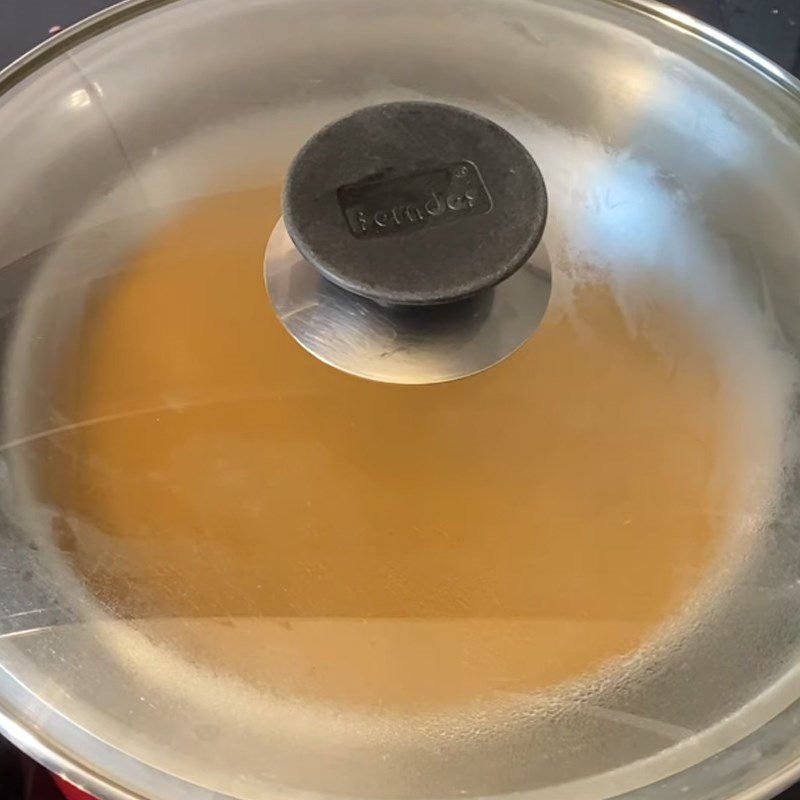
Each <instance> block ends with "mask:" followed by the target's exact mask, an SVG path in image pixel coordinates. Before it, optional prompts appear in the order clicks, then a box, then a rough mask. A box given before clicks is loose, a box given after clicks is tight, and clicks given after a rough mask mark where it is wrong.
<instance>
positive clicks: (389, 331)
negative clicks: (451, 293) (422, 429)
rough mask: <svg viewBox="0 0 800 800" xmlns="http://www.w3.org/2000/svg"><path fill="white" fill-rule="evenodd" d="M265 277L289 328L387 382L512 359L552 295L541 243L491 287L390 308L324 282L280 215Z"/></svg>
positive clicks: (316, 348)
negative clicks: (458, 298) (453, 300)
mask: <svg viewBox="0 0 800 800" xmlns="http://www.w3.org/2000/svg"><path fill="white" fill-rule="evenodd" d="M264 279H265V281H266V284H267V290H268V291H269V296H270V299H271V300H272V304H273V306H274V308H275V313H276V314H277V315H278V317H279V319H280V321H281V322H282V323H283V325H284V327H285V328H286V329H287V330H288V331H289V333H291V335H292V336H293V337H294V338H295V340H296V341H297V342H298V343H299V344H300V345H301V346H302V347H303V348H305V349H306V350H307V351H308V352H309V353H311V354H312V355H314V356H316V357H317V358H319V359H320V360H321V361H324V362H325V363H326V364H329V365H331V366H333V367H336V368H337V369H340V370H342V371H343V372H347V373H349V374H350V375H357V376H358V377H361V378H367V379H369V380H374V381H381V382H384V383H400V384H426V383H442V382H444V381H451V380H456V379H457V378H466V377H468V376H469V375H474V374H476V373H478V372H482V371H483V370H485V369H488V368H489V367H491V366H493V365H494V364H497V363H499V362H500V361H502V360H503V359H505V358H508V356H510V355H511V354H512V353H513V352H514V351H515V350H517V349H518V348H519V347H521V346H522V345H523V344H524V343H525V342H526V341H527V339H528V337H529V336H531V334H532V333H533V332H534V331H535V330H536V328H537V327H538V326H539V323H540V322H541V320H542V317H544V314H545V311H546V310H547V304H548V302H549V300H550V290H551V276H550V271H549V268H548V264H547V257H546V254H545V252H544V248H540V250H539V252H538V253H536V254H534V256H533V259H532V260H531V261H530V262H528V264H526V265H524V266H523V267H522V268H521V269H519V270H518V271H517V272H516V273H515V274H514V275H512V276H511V277H510V278H508V279H507V280H505V281H503V282H502V283H501V284H499V285H498V286H496V287H495V288H494V289H489V290H485V291H484V292H481V293H480V294H479V295H477V296H476V297H474V298H471V299H470V300H465V301H462V302H460V303H458V304H454V305H452V306H451V305H447V306H433V307H431V308H420V309H410V308H409V309H391V308H387V307H382V306H380V305H378V304H377V303H373V302H370V301H369V300H366V299H364V298H360V297H357V296H356V295H353V294H351V293H350V292H347V291H346V290H344V289H340V288H339V287H337V286H335V285H334V284H332V283H330V281H327V280H325V278H323V277H322V276H321V275H320V274H319V272H318V270H317V269H315V268H314V267H313V266H311V264H309V263H308V262H307V261H306V260H305V259H304V258H303V257H302V256H301V255H300V253H299V252H298V251H297V249H296V248H295V246H294V244H293V243H292V240H291V239H290V237H289V234H288V233H287V231H286V226H285V225H284V224H283V220H281V221H280V222H279V223H278V225H277V227H276V228H275V230H274V231H273V233H272V236H270V240H269V244H268V245H267V251H266V255H265V258H264Z"/></svg>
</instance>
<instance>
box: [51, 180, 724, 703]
mask: <svg viewBox="0 0 800 800" xmlns="http://www.w3.org/2000/svg"><path fill="white" fill-rule="evenodd" d="M278 214H279V206H278V189H277V188H270V189H267V190H263V191H253V192H247V193H241V194H234V195H226V196H219V197H214V198H210V199H204V200H200V201H196V202H194V203H192V204H190V205H188V206H186V207H185V208H184V209H183V210H182V211H181V212H180V213H179V214H177V215H176V216H175V218H174V219H173V220H172V221H171V222H170V223H169V224H167V225H166V226H165V227H164V228H163V229H161V230H160V231H159V232H158V233H157V234H156V235H154V236H153V237H152V239H151V240H150V241H149V242H148V243H147V244H146V246H144V247H143V248H141V250H140V251H139V252H138V253H137V254H136V255H135V257H134V258H133V259H132V261H131V263H130V264H128V265H127V266H126V267H125V269H124V270H122V271H121V272H119V273H117V274H116V275H115V276H114V277H113V279H111V280H109V281H107V284H106V285H105V286H104V287H103V288H102V290H101V291H98V292H97V293H96V295H95V296H94V297H93V298H92V300H91V302H90V305H89V307H88V309H87V312H86V315H85V318H84V322H83V325H82V328H81V330H80V331H79V332H78V335H77V338H76V341H75V342H74V346H73V347H71V348H70V349H69V355H68V356H67V357H66V358H65V361H64V363H63V377H62V380H61V384H62V392H61V395H60V397H59V405H60V409H61V412H62V413H63V415H64V417H65V418H66V419H67V420H70V421H73V422H78V423H79V425H78V427H76V428H75V429H74V430H72V431H69V432H65V433H63V434H58V435H56V436H53V437H51V438H50V439H49V440H48V441H47V443H46V448H47V462H46V463H47V464H48V467H47V471H46V474H45V476H44V482H43V484H42V486H41V490H42V491H43V493H44V494H45V495H46V496H47V499H48V501H49V502H50V503H51V504H52V505H53V506H54V507H56V508H57V509H59V514H58V516H57V518H56V521H55V524H54V536H55V539H56V543H57V544H58V545H59V547H60V548H61V549H62V550H63V551H64V552H65V554H66V557H68V558H69V559H70V560H71V562H72V564H73V565H74V569H75V570H76V571H77V573H78V574H79V575H80V576H81V577H82V580H83V581H84V583H85V584H86V585H87V586H88V587H89V589H90V590H91V592H92V593H94V595H95V596H96V597H97V598H98V599H99V600H100V601H101V602H102V603H103V604H104V605H105V607H106V608H109V609H111V610H113V612H114V613H116V614H118V615H120V616H123V617H130V618H138V619H140V620H141V619H143V618H152V619H159V620H162V623H159V624H163V625H166V626H167V628H169V630H171V633H170V637H171V646H172V647H174V648H175V649H177V650H181V651H185V652H186V653H187V655H188V656H190V657H191V658H192V659H193V660H194V661H201V662H204V663H207V664H208V665H209V666H211V667H212V668H213V669H215V670H216V671H217V672H222V673H226V672H227V673H232V674H236V675H238V676H240V677H243V678H245V679H246V680H248V681H250V682H252V683H253V684H255V685H256V686H258V687H264V688H268V689H274V690H276V691H279V692H281V693H283V694H288V695H291V696H294V697H298V698H310V699H313V700H317V701H323V702H326V703H334V704H339V705H345V706H349V707H375V706H381V707H383V708H394V709H398V710H402V711H419V710H428V709H434V708H441V707H452V706H458V705H459V704H463V703H465V702H469V701H471V700H474V699H476V698H491V697H493V696H496V695H497V694H498V693H501V694H502V693H506V692H510V693H515V692H529V691H539V690H543V689H547V688H549V687H552V686H554V685H556V684H559V683H561V682H563V681H565V680H569V679H572V678H576V677H579V676H581V675H585V674H587V673H590V672H592V671H593V670H596V669H597V668H599V667H600V666H602V665H603V664H605V663H607V662H609V661H610V660H612V659H614V658H615V657H618V656H621V655H625V654H628V653H631V652H632V651H634V650H635V649H636V648H638V647H640V646H642V644H643V643H644V642H646V641H647V640H648V638H649V637H651V636H652V635H653V633H654V631H655V630H656V629H657V628H658V626H660V625H662V624H663V623H664V622H665V621H667V620H668V619H670V618H671V617H672V616H674V615H675V614H676V613H677V612H678V611H679V610H680V608H681V606H682V604H683V603H684V602H685V600H686V598H687V596H688V595H689V594H690V593H691V592H692V591H693V590H694V589H695V588H696V587H697V586H698V584H699V582H700V581H701V580H702V579H703V577H704V576H705V575H706V574H707V573H708V570H709V568H710V565H711V563H712V561H713V559H714V557H715V555H716V554H717V553H718V552H719V544H720V542H721V541H722V539H724V537H725V535H726V531H725V525H724V519H725V514H724V513H720V512H721V511H722V510H724V509H725V508H726V504H729V503H730V495H731V494H732V492H733V491H734V489H733V487H734V486H735V484H736V480H737V472H738V470H737V466H736V464H735V463H734V462H733V460H732V459H731V457H730V450H729V448H728V446H727V444H726V443H725V442H724V441H722V440H721V438H720V433H719V431H718V426H717V425H716V424H715V419H716V418H717V417H718V416H719V414H720V413H721V412H722V411H723V409H724V406H725V403H726V402H727V400H726V398H725V396H724V392H723V390H722V388H721V383H720V381H719V379H718V375H717V372H716V369H715V364H714V360H713V358H712V356H711V354H710V351H709V348H707V347H706V345H705V343H704V339H703V337H702V336H700V335H699V334H697V333H693V332H692V330H693V329H692V326H691V324H689V323H688V321H687V320H686V319H685V317H684V316H683V315H682V313H681V311H680V308H679V306H678V304H677V303H673V301H671V300H670V299H669V298H668V297H666V296H665V297H664V299H663V300H659V299H658V297H655V298H654V297H650V298H649V300H648V303H649V305H648V309H649V311H648V333H647V334H645V333H643V332H642V330H641V329H638V328H637V327H636V326H633V327H632V326H631V325H629V324H627V323H626V319H625V317H624V316H623V314H622V312H621V310H620V308H619V307H618V305H617V302H616V300H615V298H614V295H613V294H612V292H611V291H610V290H609V289H608V288H607V287H605V286H603V285H601V284H598V283H593V284H592V283H587V284H585V285H584V286H583V288H579V289H577V290H575V293H574V295H573V296H572V297H571V299H570V301H569V306H570V313H569V314H564V313H550V314H549V315H548V317H547V319H546V320H545V322H544V324H543V325H542V327H541V328H540V329H539V331H538V332H537V333H536V334H535V336H534V337H533V338H532V339H531V340H530V342H529V343H528V344H527V345H526V346H525V347H524V348H523V349H522V350H521V351H520V352H518V353H517V354H516V355H514V356H513V357H511V358H510V359H509V360H508V361H506V362H505V363H503V364H501V365H499V366H497V367H495V368H493V369H492V370H490V371H488V372H486V373H484V374H482V375H479V376H476V377H474V378H471V379H467V380H462V381H458V382H455V383H452V384H447V385H439V386H427V387H398V386H389V385H381V384H374V383H370V382H367V381H364V380H360V379H357V378H352V377H349V376H346V375H344V374H341V373H339V372H337V371H335V370H334V369H331V368H330V367H327V366H325V365H323V364H321V363H318V362H317V361H316V360H315V359H314V358H313V357H311V356H309V355H307V354H306V353H305V352H303V351H302V350H301V349H300V348H299V346H298V345H297V344H296V343H294V342H293V341H292V340H291V339H290V337H289V336H288V335H287V334H286V333H285V332H284V330H283V328H282V327H281V325H280V323H279V322H278V320H277V319H276V317H275V316H274V314H273V312H272V310H271V307H270V304H269V300H268V297H267V294H266V291H265V288H264V284H263V276H262V259H263V253H264V248H265V244H266V238H267V236H268V234H269V231H270V230H271V227H272V225H273V223H274V221H275V220H276V219H277V217H278ZM209 617H214V618H218V621H219V622H221V623H223V624H219V625H215V626H208V625H204V626H203V625H199V624H198V625H193V624H192V623H191V621H192V620H195V621H198V620H200V619H203V618H209ZM164 619H167V620H168V619H173V620H174V619H180V620H182V622H181V623H180V624H178V623H175V624H174V625H172V627H171V628H170V627H169V625H170V623H169V622H163V620H164ZM187 620H189V621H188V622H187ZM167 628H164V630H166V629H167ZM214 631H216V633H214Z"/></svg>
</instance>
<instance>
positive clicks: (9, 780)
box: [0, 0, 800, 800]
mask: <svg viewBox="0 0 800 800" xmlns="http://www.w3.org/2000/svg"><path fill="white" fill-rule="evenodd" d="M114 1H115V0H0V67H3V66H5V65H6V64H8V63H10V62H11V61H13V60H14V59H15V58H17V57H18V56H20V55H22V54H23V53H24V52H26V51H27V50H29V49H30V48H31V47H33V46H34V45H36V44H38V43H39V42H41V41H42V40H44V39H46V38H47V37H48V36H49V35H50V33H49V32H50V29H51V28H54V26H58V27H61V28H65V27H67V26H68V25H71V24H73V23H74V22H77V21H78V20H80V19H82V18H84V17H86V16H88V15H89V14H92V13H94V12H95V11H99V10H101V9H103V8H106V7H107V6H110V5H113V3H114ZM672 5H673V6H675V7H677V8H679V9H681V10H682V11H686V12H687V13H689V14H692V15H693V16H695V17H698V18H699V19H702V20H704V21H705V22H708V23H710V24H711V25H714V26H715V27H717V28H720V29H721V30H723V31H725V32H726V33H729V34H731V35H732V36H735V37H736V38H737V39H741V40H742V41H743V42H745V43H746V44H749V45H750V46H751V47H754V48H755V49H756V50H759V51H761V52H762V53H763V54H764V55H766V56H768V57H769V58H771V59H772V60H773V61H776V62H777V63H778V64H780V65H781V66H782V67H784V68H785V69H787V70H789V71H790V72H793V73H794V74H795V75H797V76H798V77H800V0H673V2H672ZM0 190H1V189H0ZM55 797H56V793H55V790H54V787H53V786H52V785H51V784H50V782H49V781H48V780H47V778H46V776H45V775H43V774H42V773H40V772H37V771H36V770H34V768H33V766H32V765H31V764H29V763H28V764H25V765H24V767H23V768H22V769H20V765H19V762H18V760H17V758H16V757H13V756H12V757H10V754H9V752H8V750H7V749H6V748H5V747H4V745H3V743H2V742H0V800H51V798H55ZM780 800H800V784H798V785H797V786H795V787H794V788H792V789H790V790H789V791H788V792H786V793H785V794H783V795H781V798H780Z"/></svg>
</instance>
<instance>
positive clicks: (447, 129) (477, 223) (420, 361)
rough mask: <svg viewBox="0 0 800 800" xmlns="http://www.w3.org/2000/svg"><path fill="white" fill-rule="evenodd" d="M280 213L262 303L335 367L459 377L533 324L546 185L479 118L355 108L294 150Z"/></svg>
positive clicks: (539, 310)
mask: <svg viewBox="0 0 800 800" xmlns="http://www.w3.org/2000/svg"><path fill="white" fill-rule="evenodd" d="M283 211H284V217H283V219H282V220H281V221H280V222H279V223H278V225H277V226H276V228H275V230H274V231H273V234H272V236H271V238H270V241H269V244H268V246H267V252H266V257H265V279H266V283H267V289H268V291H269V295H270V298H271V300H272V303H273V305H274V307H275V310H276V312H277V314H278V316H279V318H280V319H281V322H282V323H283V324H284V326H285V327H286V328H287V330H288V331H289V332H290V333H291V334H292V336H293V337H294V338H295V339H296V340H297V341H298V342H299V343H300V344H301V345H302V346H303V347H304V348H305V349H306V350H308V351H309V352H310V353H312V354H313V355H315V356H316V357H317V358H319V359H320V360H322V361H324V362H326V363H328V364H330V365H331V366H334V367H337V368H339V369H341V370H343V371H345V372H348V373H351V374H353V375H358V376H361V377H364V378H369V379H372V380H377V381H384V382H390V383H404V384H420V383H438V382H442V381H448V380H454V379H456V378H461V377H466V376H468V375H473V374H475V373H476V372H481V371H482V370H485V369H487V368H489V367H491V366H492V365H494V364H496V363H498V362H499V361H502V360H503V359H504V358H506V357H507V356H509V355H510V354H511V353H513V352H514V351H515V350H516V349H517V348H518V347H520V346H521V345H522V344H523V343H524V342H525V341H526V340H527V339H528V337H529V336H530V335H531V333H533V331H534V330H535V329H536V328H537V327H538V325H539V323H540V322H541V319H542V317H543V316H544V313H545V310H546V308H547V304H548V301H549V299H550V289H551V282H550V269H549V263H548V260H547V256H546V253H545V252H544V248H542V247H540V248H539V249H538V250H537V245H538V244H539V242H540V239H541V237H542V233H543V231H544V225H545V220H546V216H547V195H546V191H545V187H544V182H543V179H542V176H541V173H540V172H539V169H538V167H537V166H536V164H535V162H534V161H533V159H532V158H531V156H530V154H529V153H528V151H527V150H526V149H525V148H524V147H523V146H522V145H521V144H520V143H519V142H518V141H517V140H516V139H515V138H514V137H512V136H511V135H510V134H509V133H508V132H506V131H505V130H503V129H502V128H501V127H499V126H498V125H496V124H495V123H493V122H490V121H489V120H487V119H484V118H483V117H480V116H477V115H475V114H472V113H470V112H466V111H463V110H461V109H457V108H453V107H450V106H445V105H440V104H436V103H417V102H403V103H389V104H385V105H379V106H372V107H369V108H365V109H362V110H360V111H357V112H355V113H353V114H351V115H349V116H348V117H345V118H344V119H341V120H339V121H338V122H334V123H333V124H331V125H329V126H327V127H326V128H323V129H322V130H321V131H319V132H318V133H317V134H316V135H315V136H313V137H312V138H311V139H310V140H309V141H308V143H307V144H306V145H305V146H304V147H303V148H302V150H301V151H300V152H299V154H298V155H297V157H296V158H295V160H294V162H293V164H292V166H291V168H290V170H289V174H288V178H287V183H286V187H285V190H284V197H283ZM534 251H536V253H535V254H534Z"/></svg>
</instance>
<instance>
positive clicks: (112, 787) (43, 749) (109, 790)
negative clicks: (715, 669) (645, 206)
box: [0, 0, 800, 800]
mask: <svg viewBox="0 0 800 800" xmlns="http://www.w3.org/2000/svg"><path fill="white" fill-rule="evenodd" d="M178 1H179V0H123V1H122V2H120V3H118V4H116V5H114V6H113V7H111V8H108V9H105V10H103V11H99V12H97V13H95V14H93V15H91V16H89V17H87V18H86V19H84V20H82V21H81V22H79V23H77V24H75V25H73V26H71V27H69V28H67V29H66V30H65V31H63V32H62V33H59V34H58V36H56V37H53V38H51V39H48V40H46V41H44V42H42V43H41V44H40V45H38V46H37V47H35V48H33V49H32V50H30V51H28V52H27V53H26V54H24V55H22V56H20V58H18V59H17V60H16V61H14V62H12V63H11V64H10V65H8V66H7V67H5V68H4V69H2V70H0V97H2V96H3V95H4V94H6V93H7V92H8V91H9V90H10V89H12V88H13V87H14V86H15V85H17V84H18V83H20V82H21V81H23V80H24V79H25V78H26V77H28V76H30V75H32V74H34V73H35V72H36V71H38V69H40V68H41V67H43V66H45V65H46V64H48V63H50V62H51V61H53V60H54V59H55V58H57V57H58V56H59V55H62V54H63V53H65V52H67V51H68V50H69V49H70V48H72V47H74V46H75V45H77V44H80V43H82V42H85V41H87V40H89V39H92V38H94V37H95V36H97V35H98V34H100V33H103V32H104V31H106V30H109V29H111V28H114V27H116V26H118V25H120V24H121V23H123V22H125V21H127V20H130V19H133V18H135V17H139V16H141V15H143V14H145V13H147V12H148V11H150V10H153V9H156V8H159V7H161V6H168V5H172V4H174V3H176V2H178ZM596 2H599V3H603V4H604V5H610V6H616V7H619V8H623V9H627V10H628V11H631V12H633V13H637V14H641V15H643V16H645V17H648V18H650V19H652V20H653V21H655V22H657V23H659V24H661V25H669V26H671V27H676V28H678V29H679V30H681V31H683V32H685V33H686V34H688V35H691V36H694V37H696V38H697V39H699V40H700V41H701V42H703V43H705V44H706V45H709V46H710V47H713V48H715V49H716V50H719V51H722V52H723V53H725V54H726V55H728V56H729V57H731V58H733V59H734V60H736V61H738V62H740V63H742V64H744V65H746V66H747V67H748V68H749V69H751V70H753V71H754V72H755V73H757V74H758V75H759V76H760V77H761V78H763V79H765V80H767V81H769V82H770V83H771V84H772V85H773V86H775V87H776V88H777V89H778V90H779V91H782V92H785V93H786V94H788V95H789V96H790V97H791V98H792V99H793V100H794V101H795V102H797V103H798V104H800V80H798V79H797V78H795V77H794V76H793V75H791V74H790V73H789V72H788V71H787V70H785V69H783V68H782V67H780V66H779V65H777V64H775V63H774V62H773V61H771V60H770V59H768V58H766V57H765V56H762V55H761V54H760V53H758V52H756V51H755V50H753V49H752V48H751V47H748V46H747V45H745V44H743V43H742V42H740V41H738V40H737V39H735V38H733V37H732V36H728V35H727V34H725V33H723V32H722V31H719V30H717V29H716V28H714V27H713V26H711V25H708V24H706V23H704V22H700V21H699V20H697V19H694V18H693V17H691V16H690V15H688V14H685V13H683V12H681V11H678V10H676V9H674V8H670V7H669V6H666V5H664V4H663V3H660V2H657V0H596ZM798 713H800V700H797V701H795V703H793V704H792V705H791V706H789V707H788V708H786V709H785V710H784V711H783V712H781V713H780V714H778V715H777V716H775V717H774V718H773V719H772V720H770V721H769V722H767V723H766V724H764V725H762V726H761V727H760V728H759V729H758V730H756V731H754V732H753V733H752V734H750V735H749V736H747V737H745V738H744V739H742V740H740V741H739V742H737V743H735V744H733V745H731V746H729V747H727V748H726V749H724V750H722V751H721V752H720V753H718V754H717V755H716V756H715V757H714V759H712V761H713V762H714V763H713V764H709V763H708V760H706V761H702V762H700V763H698V764H696V765H695V766H693V767H691V768H689V770H688V772H691V773H692V774H694V775H698V774H703V775H707V773H709V772H711V773H713V772H715V771H716V770H719V769H722V768H723V767H724V766H726V765H730V766H729V768H730V769H731V770H734V769H739V770H740V769H741V764H742V763H748V762H747V759H748V757H750V756H752V754H753V752H759V753H760V752H761V747H760V740H761V739H763V738H765V737H767V736H771V737H772V739H771V740H772V741H773V742H777V741H782V740H784V739H788V738H789V734H790V733H792V732H795V733H796V716H797V714H798ZM784 732H786V735H784ZM0 735H3V736H4V737H5V738H6V739H8V740H9V741H10V742H11V743H12V744H14V745H16V746H17V747H18V748H19V749H20V750H22V751H23V752H25V753H27V754H28V755H29V756H31V757H32V758H33V759H35V760H36V761H38V762H39V763H40V764H41V765H42V766H44V767H45V768H46V769H48V770H50V771H51V772H53V773H56V774H58V775H59V776H61V777H62V778H65V779H66V780H68V781H69V782H70V783H72V784H74V785H76V786H78V787H79V788H81V789H83V790H84V791H86V792H88V793H90V794H92V795H95V796H97V797H102V798H104V800H147V798H146V797H144V796H143V795H140V794H137V793H134V792H131V791H129V790H126V789H124V788H123V787H121V786H120V785H119V784H117V783H115V782H113V781H111V780H109V779H108V778H107V777H104V776H103V775H102V774H101V773H100V772H98V771H97V770H95V769H92V768H91V767H90V766H88V765H86V764H85V763H83V762H81V761H78V760H77V759H75V758H74V757H70V755H69V754H68V753H67V752H66V751H65V750H64V749H63V748H62V747H60V746H58V745H57V744H56V743H54V742H49V741H48V740H47V738H46V737H45V734H44V733H43V732H42V730H41V729H39V730H35V729H33V728H30V727H28V726H26V725H25V723H24V722H22V721H21V720H20V719H19V718H18V716H17V715H16V714H15V713H14V711H13V710H12V709H11V708H9V707H8V704H7V703H6V702H4V701H3V699H2V698H0ZM751 748H752V749H751ZM743 759H745V761H743ZM686 776H687V773H686V772H684V773H679V774H677V775H673V776H671V777H669V778H666V779H664V780H662V781H660V782H659V787H660V789H661V790H662V793H660V794H659V795H658V797H663V798H669V797H674V796H675V795H677V794H679V793H680V787H682V786H684V785H685V784H686ZM798 779H800V752H797V753H795V754H794V756H793V757H792V758H790V759H788V760H785V761H784V763H783V765H782V767H780V768H779V769H774V770H772V771H770V772H768V774H766V775H765V776H760V777H759V778H758V779H757V780H755V781H754V782H753V783H751V784H749V785H748V784H745V785H744V787H740V788H739V789H738V790H735V794H734V795H732V796H731V800H766V798H769V797H774V796H775V795H776V794H777V793H779V792H780V791H782V790H784V789H786V788H788V787H789V786H790V785H792V784H793V783H795V782H796V781H797V780H798ZM707 780H709V783H710V785H714V783H715V781H714V778H713V775H712V776H711V777H710V779H709V778H707ZM634 794H635V793H634ZM653 797H656V795H653ZM231 800H234V799H233V798H231Z"/></svg>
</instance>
